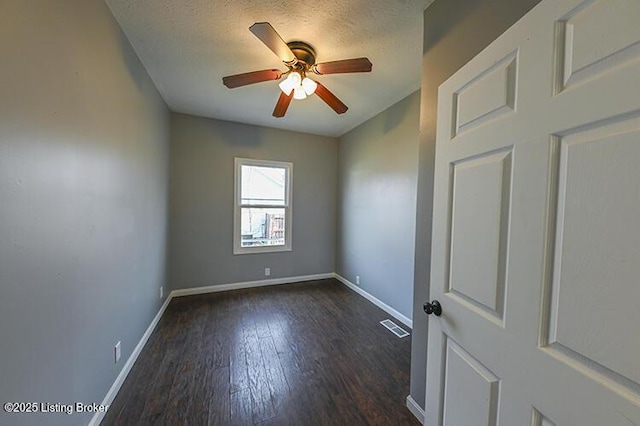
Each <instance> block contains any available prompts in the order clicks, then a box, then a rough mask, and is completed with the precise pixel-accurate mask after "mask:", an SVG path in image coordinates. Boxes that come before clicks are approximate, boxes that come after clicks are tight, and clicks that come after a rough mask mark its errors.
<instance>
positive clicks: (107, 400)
mask: <svg viewBox="0 0 640 426" xmlns="http://www.w3.org/2000/svg"><path fill="white" fill-rule="evenodd" d="M172 298H173V295H171V294H169V295H168V296H167V298H166V299H165V301H164V303H163V304H162V306H161V307H160V310H159V311H158V313H157V314H156V316H155V317H154V318H153V320H152V321H151V324H149V327H147V330H146V331H145V332H144V334H143V335H142V337H141V338H140V341H139V342H138V344H137V345H136V347H135V348H134V349H133V352H132V353H131V355H130V356H129V359H127V363H126V364H125V365H124V366H123V367H122V370H120V374H118V377H116V381H115V382H113V385H111V389H109V392H107V396H105V397H104V399H103V400H102V405H111V403H112V402H113V400H114V399H115V397H116V395H117V394H118V391H119V390H120V387H122V384H123V383H124V381H125V379H126V378H127V376H128V375H129V372H130V371H131V368H132V367H133V364H135V362H136V360H137V359H138V356H140V352H142V348H144V345H146V344H147V340H149V337H150V336H151V333H153V330H155V328H156V326H157V325H158V322H160V318H162V314H164V311H165V309H167V306H169V302H170V301H171V299H172ZM106 414H107V413H106V412H98V411H96V413H95V414H94V415H93V417H92V418H91V421H90V422H89V426H98V425H99V424H100V422H101V421H102V419H103V418H104V416H105V415H106Z"/></svg>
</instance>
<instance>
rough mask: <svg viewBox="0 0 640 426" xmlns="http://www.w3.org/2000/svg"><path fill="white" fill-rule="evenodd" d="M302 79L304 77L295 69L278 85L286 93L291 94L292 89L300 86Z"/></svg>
mask: <svg viewBox="0 0 640 426" xmlns="http://www.w3.org/2000/svg"><path fill="white" fill-rule="evenodd" d="M301 80H302V77H300V74H299V73H297V72H295V71H294V72H292V73H291V74H289V76H288V77H287V78H286V79H285V80H284V81H283V82H282V83H280V84H279V85H278V86H280V90H282V91H283V92H284V94H285V95H287V96H289V95H290V94H291V91H292V90H294V89H295V88H296V87H299V86H300V82H301Z"/></svg>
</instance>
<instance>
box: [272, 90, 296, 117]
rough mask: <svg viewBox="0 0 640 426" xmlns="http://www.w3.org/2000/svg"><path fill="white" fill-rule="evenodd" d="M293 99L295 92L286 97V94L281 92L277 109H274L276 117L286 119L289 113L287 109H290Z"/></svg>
mask: <svg viewBox="0 0 640 426" xmlns="http://www.w3.org/2000/svg"><path fill="white" fill-rule="evenodd" d="M291 99H293V91H292V92H291V93H290V94H289V95H286V94H285V93H284V92H280V97H279V98H278V102H277V103H276V107H275V108H274V109H273V116H274V117H278V118H280V117H284V115H285V114H286V113H287V108H289V104H290V103H291Z"/></svg>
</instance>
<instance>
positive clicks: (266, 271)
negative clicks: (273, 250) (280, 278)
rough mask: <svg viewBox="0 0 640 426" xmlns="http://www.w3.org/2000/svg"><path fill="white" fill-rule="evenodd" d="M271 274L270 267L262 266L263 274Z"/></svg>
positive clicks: (266, 275)
mask: <svg viewBox="0 0 640 426" xmlns="http://www.w3.org/2000/svg"><path fill="white" fill-rule="evenodd" d="M270 275H271V268H264V276H265V277H268V276H270Z"/></svg>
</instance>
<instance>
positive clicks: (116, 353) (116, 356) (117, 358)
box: [113, 341, 120, 364]
mask: <svg viewBox="0 0 640 426" xmlns="http://www.w3.org/2000/svg"><path fill="white" fill-rule="evenodd" d="M113 356H114V359H115V363H116V364H117V363H118V361H120V341H118V343H116V345H115V346H114V347H113Z"/></svg>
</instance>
